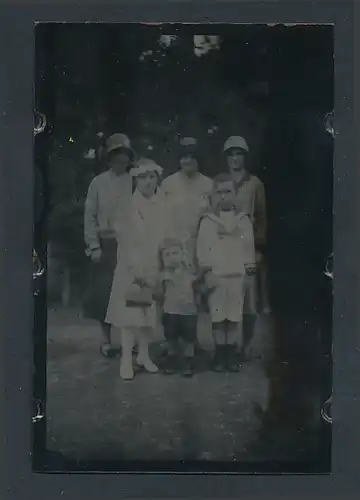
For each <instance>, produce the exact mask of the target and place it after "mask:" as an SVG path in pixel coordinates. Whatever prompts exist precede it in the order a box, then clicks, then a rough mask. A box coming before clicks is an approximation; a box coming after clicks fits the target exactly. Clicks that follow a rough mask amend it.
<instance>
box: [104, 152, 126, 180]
mask: <svg viewBox="0 0 360 500" xmlns="http://www.w3.org/2000/svg"><path fill="white" fill-rule="evenodd" d="M129 165H130V154H129V153H128V152H127V151H125V150H123V151H122V150H120V151H115V152H114V153H112V154H111V155H110V158H109V167H110V169H111V170H112V171H113V172H114V173H115V174H116V175H121V174H124V173H125V172H126V169H127V168H128V166H129Z"/></svg>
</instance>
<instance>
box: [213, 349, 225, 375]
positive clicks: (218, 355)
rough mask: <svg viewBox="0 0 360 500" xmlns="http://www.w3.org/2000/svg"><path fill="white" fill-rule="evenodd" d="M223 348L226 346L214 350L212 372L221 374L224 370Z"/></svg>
mask: <svg viewBox="0 0 360 500" xmlns="http://www.w3.org/2000/svg"><path fill="white" fill-rule="evenodd" d="M225 347H226V346H217V347H216V349H215V355H214V365H213V370H214V372H217V373H221V372H224V371H225V370H226V359H225Z"/></svg>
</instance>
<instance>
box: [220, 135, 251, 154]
mask: <svg viewBox="0 0 360 500" xmlns="http://www.w3.org/2000/svg"><path fill="white" fill-rule="evenodd" d="M233 148H236V149H242V150H243V151H246V152H247V153H248V152H249V146H248V145H247V142H246V141H245V139H244V138H243V137H240V136H239V135H233V136H231V137H229V138H228V140H227V141H226V142H225V144H224V152H226V151H229V149H233Z"/></svg>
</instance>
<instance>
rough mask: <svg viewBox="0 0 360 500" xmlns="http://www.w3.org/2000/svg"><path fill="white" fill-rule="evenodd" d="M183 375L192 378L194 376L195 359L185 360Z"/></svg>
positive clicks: (182, 369)
mask: <svg viewBox="0 0 360 500" xmlns="http://www.w3.org/2000/svg"><path fill="white" fill-rule="evenodd" d="M181 375H182V376H183V377H187V378H191V377H192V376H193V375H194V360H193V358H185V359H184V361H183V364H182V367H181Z"/></svg>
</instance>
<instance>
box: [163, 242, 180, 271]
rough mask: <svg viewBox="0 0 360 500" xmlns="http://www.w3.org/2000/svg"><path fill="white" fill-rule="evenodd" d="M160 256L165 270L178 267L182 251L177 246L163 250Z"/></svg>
mask: <svg viewBox="0 0 360 500" xmlns="http://www.w3.org/2000/svg"><path fill="white" fill-rule="evenodd" d="M162 256H163V262H164V268H165V269H166V268H175V267H178V266H179V265H180V264H181V263H182V261H183V253H182V249H181V248H180V247H179V246H173V247H169V248H165V249H164V250H163V254H162Z"/></svg>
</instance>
